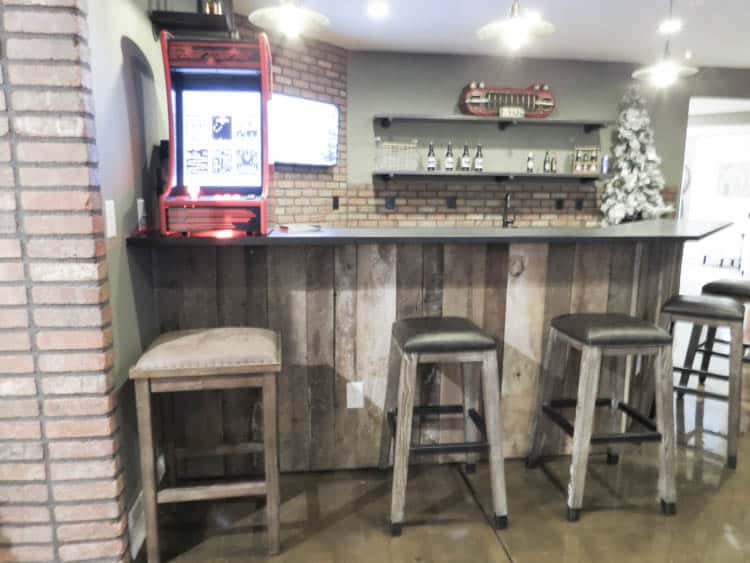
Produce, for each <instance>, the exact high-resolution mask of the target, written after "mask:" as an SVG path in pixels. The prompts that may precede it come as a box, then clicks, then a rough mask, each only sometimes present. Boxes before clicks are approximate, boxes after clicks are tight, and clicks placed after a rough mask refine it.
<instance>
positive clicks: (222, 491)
mask: <svg viewBox="0 0 750 563" xmlns="http://www.w3.org/2000/svg"><path fill="white" fill-rule="evenodd" d="M280 350H281V342H280V339H279V335H278V334H277V333H276V332H274V331H271V330H264V329H260V328H216V329H207V330H188V331H177V332H168V333H165V334H163V335H161V336H160V337H159V338H157V339H156V341H155V342H154V343H153V344H152V345H151V347H150V348H149V349H148V350H147V351H146V352H145V353H144V354H143V355H142V356H141V358H140V359H139V360H138V363H136V365H135V366H133V367H132V368H131V370H130V378H131V379H133V380H134V381H135V390H136V408H137V411H138V434H139V442H140V450H141V452H140V454H141V472H142V479H143V501H144V508H145V513H146V548H147V555H148V563H159V529H158V518H157V505H158V504H164V503H178V502H190V501H198V500H212V499H222V498H236V497H245V496H264V497H265V498H266V518H267V526H268V550H269V552H270V553H271V554H275V553H278V552H279V502H280V501H279V462H278V446H277V412H276V410H277V409H276V377H277V375H278V373H279V372H280V371H281V356H280ZM243 388H261V389H262V390H263V391H262V392H263V444H262V448H263V450H262V451H263V452H264V458H265V479H264V480H263V481H243V482H232V483H224V484H221V483H220V484H212V485H203V486H182V487H180V486H176V487H170V488H162V489H161V490H160V489H159V483H158V478H157V474H156V463H155V452H154V447H155V446H154V437H153V424H152V412H151V400H152V396H153V395H155V394H158V393H180V392H186V391H209V390H223V389H243ZM251 445H252V446H256V445H258V444H241V445H236V446H222V447H219V448H217V454H218V453H221V452H224V451H228V449H231V448H233V447H234V448H237V449H243V450H247V447H248V446H251Z"/></svg>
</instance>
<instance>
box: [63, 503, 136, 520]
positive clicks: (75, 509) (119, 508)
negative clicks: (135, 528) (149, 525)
mask: <svg viewBox="0 0 750 563" xmlns="http://www.w3.org/2000/svg"><path fill="white" fill-rule="evenodd" d="M124 509H125V507H124V501H123V500H122V499H120V500H119V501H107V502H95V503H87V504H58V505H57V506H55V508H54V510H55V520H57V521H58V522H88V521H91V520H114V519H115V518H119V517H120V515H122V514H123V512H124Z"/></svg>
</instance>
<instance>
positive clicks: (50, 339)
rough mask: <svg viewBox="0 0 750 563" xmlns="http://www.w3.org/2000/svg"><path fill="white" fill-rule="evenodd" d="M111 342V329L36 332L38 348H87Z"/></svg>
mask: <svg viewBox="0 0 750 563" xmlns="http://www.w3.org/2000/svg"><path fill="white" fill-rule="evenodd" d="M110 344H112V330H111V329H105V330H45V331H41V332H39V333H37V335H36V345H37V348H39V349H40V350H89V349H92V348H106V347H107V346H109V345H110Z"/></svg>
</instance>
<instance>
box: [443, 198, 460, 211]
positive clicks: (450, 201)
mask: <svg viewBox="0 0 750 563" xmlns="http://www.w3.org/2000/svg"><path fill="white" fill-rule="evenodd" d="M445 204H446V206H447V207H448V209H456V208H457V207H458V198H457V197H456V196H454V195H452V196H448V197H447V198H446V200H445Z"/></svg>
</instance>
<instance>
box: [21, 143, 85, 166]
mask: <svg viewBox="0 0 750 563" xmlns="http://www.w3.org/2000/svg"><path fill="white" fill-rule="evenodd" d="M16 155H17V158H18V160H19V161H20V162H25V161H28V162H32V161H33V162H96V161H97V160H98V158H97V155H96V146H95V145H91V144H88V143H80V142H79V143H18V146H17V147H16Z"/></svg>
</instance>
